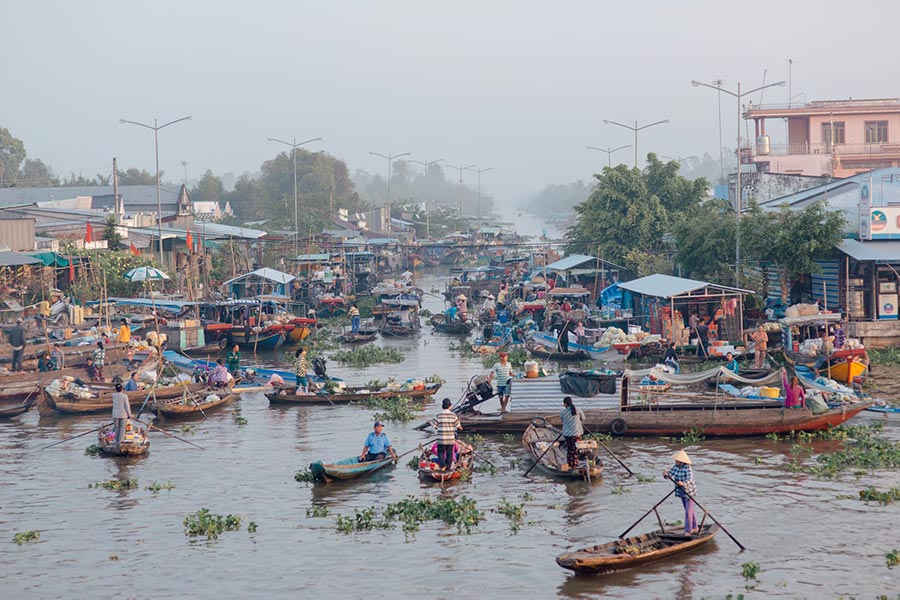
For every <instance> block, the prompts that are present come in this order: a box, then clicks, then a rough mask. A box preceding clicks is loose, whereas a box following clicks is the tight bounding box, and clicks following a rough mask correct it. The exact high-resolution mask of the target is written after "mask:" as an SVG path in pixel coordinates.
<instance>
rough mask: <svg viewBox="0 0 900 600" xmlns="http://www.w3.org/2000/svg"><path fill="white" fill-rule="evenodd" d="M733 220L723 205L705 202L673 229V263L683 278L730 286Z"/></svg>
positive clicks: (731, 279) (730, 213) (732, 271)
mask: <svg viewBox="0 0 900 600" xmlns="http://www.w3.org/2000/svg"><path fill="white" fill-rule="evenodd" d="M734 220H735V219H734V212H733V211H730V210H726V207H725V205H724V204H720V203H716V202H708V203H706V204H704V205H703V207H702V208H701V209H700V210H697V211H696V212H695V213H694V214H693V215H691V217H690V218H688V219H685V220H683V221H681V222H680V223H678V224H677V225H676V226H675V230H674V233H675V245H676V247H677V248H678V251H677V253H676V254H675V261H676V262H677V263H678V264H680V265H681V267H682V269H683V271H684V274H685V275H686V276H688V277H693V278H694V279H702V280H706V281H712V282H715V283H726V282H727V283H729V284H730V283H733V281H734V279H733V278H734V225H735V223H734Z"/></svg>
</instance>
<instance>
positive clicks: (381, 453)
mask: <svg viewBox="0 0 900 600" xmlns="http://www.w3.org/2000/svg"><path fill="white" fill-rule="evenodd" d="M388 454H390V455H391V458H393V459H394V460H396V459H397V453H396V452H394V447H393V446H392V445H391V440H390V438H389V437H388V434H386V433H385V432H384V424H383V423H382V422H381V421H375V427H374V431H372V432H371V433H370V434H369V435H367V436H366V441H365V443H364V444H363V450H362V452H361V453H360V455H359V462H370V461H373V460H382V459H384V458H387V455H388Z"/></svg>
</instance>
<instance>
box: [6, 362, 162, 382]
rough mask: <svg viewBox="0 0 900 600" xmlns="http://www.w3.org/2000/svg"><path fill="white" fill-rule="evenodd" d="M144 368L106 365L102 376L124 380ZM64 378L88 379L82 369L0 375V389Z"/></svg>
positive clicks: (119, 364) (123, 364) (141, 366)
mask: <svg viewBox="0 0 900 600" xmlns="http://www.w3.org/2000/svg"><path fill="white" fill-rule="evenodd" d="M154 365H155V361H154ZM144 368H145V367H144V366H143V365H139V366H136V367H131V366H129V365H128V364H125V363H114V364H109V363H108V364H106V365H105V366H104V367H103V375H104V377H105V378H106V379H107V380H111V379H113V378H114V377H122V378H125V377H126V376H127V374H128V373H131V372H132V371H139V370H143V369H144ZM64 377H71V378H73V379H83V380H84V381H88V380H89V379H90V376H89V375H88V372H87V369H85V368H84V367H69V368H66V369H60V370H59V371H37V372H31V373H26V372H20V373H12V374H10V375H0V389H11V388H15V387H30V386H33V385H48V384H50V383H51V382H52V381H53V380H54V379H61V378H64Z"/></svg>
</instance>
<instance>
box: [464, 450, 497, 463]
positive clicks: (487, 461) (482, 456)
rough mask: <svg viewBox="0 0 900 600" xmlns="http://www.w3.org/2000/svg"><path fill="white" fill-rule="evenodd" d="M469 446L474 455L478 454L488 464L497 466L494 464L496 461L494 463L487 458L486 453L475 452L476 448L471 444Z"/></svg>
mask: <svg viewBox="0 0 900 600" xmlns="http://www.w3.org/2000/svg"><path fill="white" fill-rule="evenodd" d="M469 448H470V450H469V452H471V453H472V454H473V455H475V456H477V457H478V458H480V459H481V460H483V461H484V462H486V463H487V464H489V465H491V466H492V467H494V468H495V469H496V468H497V466H496V465H494V463H492V462H491V461H489V460H488V459H486V458H485V457H484V455H482V454H479V453H478V452H475V449H474V448H472V447H471V446H469Z"/></svg>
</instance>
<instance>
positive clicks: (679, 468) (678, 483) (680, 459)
mask: <svg viewBox="0 0 900 600" xmlns="http://www.w3.org/2000/svg"><path fill="white" fill-rule="evenodd" d="M672 458H674V459H675V466H674V467H672V468H671V469H666V470H665V471H663V477H668V478H669V479H671V480H672V482H673V483H674V484H675V495H676V496H678V497H679V498H681V504H682V505H683V506H684V533H685V535H696V534H697V533H698V532H699V531H700V530H699V529H698V528H697V517H696V516H694V501H693V500H691V499H690V498H689V497H688V494H690V495H691V496H696V495H697V484H696V483H694V471H693V469H692V468H691V458H690V457H689V456H688V455H687V452H685V451H684V450H679V451H678V452H676V453H675V456H673V457H672ZM685 492H687V493H685Z"/></svg>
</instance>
